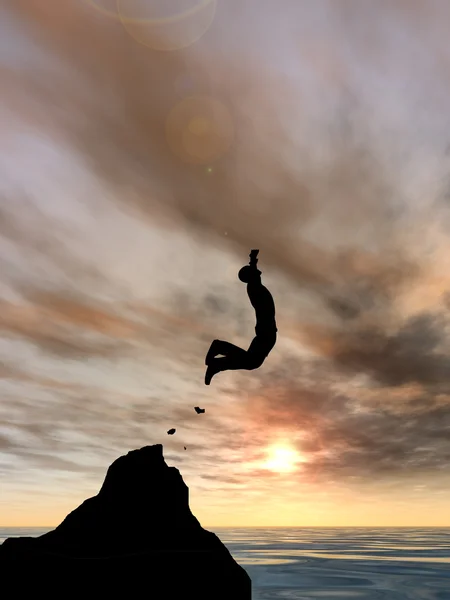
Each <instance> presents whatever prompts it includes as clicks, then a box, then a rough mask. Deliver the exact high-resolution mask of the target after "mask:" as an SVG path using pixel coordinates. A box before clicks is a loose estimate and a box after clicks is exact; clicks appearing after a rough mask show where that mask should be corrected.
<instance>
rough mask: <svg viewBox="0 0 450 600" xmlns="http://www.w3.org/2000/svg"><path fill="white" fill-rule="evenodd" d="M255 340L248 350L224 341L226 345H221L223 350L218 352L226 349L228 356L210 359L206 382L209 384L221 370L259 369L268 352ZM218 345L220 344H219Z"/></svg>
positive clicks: (223, 352)
mask: <svg viewBox="0 0 450 600" xmlns="http://www.w3.org/2000/svg"><path fill="white" fill-rule="evenodd" d="M255 340H256V338H255ZM255 340H253V342H252V343H251V344H250V347H249V349H248V350H243V349H242V348H239V347H238V346H235V345H234V344H229V343H228V342H223V344H224V346H221V349H222V350H223V351H222V352H217V354H225V351H226V356H225V357H224V358H212V359H210V361H209V363H208V368H207V370H206V375H205V384H206V385H209V384H210V382H211V379H212V378H213V377H214V375H217V373H220V372H221V371H238V370H240V369H242V370H246V371H253V370H254V369H258V368H259V367H260V366H261V365H262V364H263V362H264V359H265V358H266V354H265V353H264V350H265V348H261V347H260V344H259V340H258V343H255ZM225 344H226V345H225ZM217 347H220V346H219V345H217Z"/></svg>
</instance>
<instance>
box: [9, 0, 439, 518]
mask: <svg viewBox="0 0 450 600" xmlns="http://www.w3.org/2000/svg"><path fill="white" fill-rule="evenodd" d="M449 24H450V5H449V4H448V3H447V2H446V0H442V1H441V0H439V1H438V0H428V2H427V3H424V2H422V1H418V0H417V1H414V0H408V1H406V0H379V1H378V2H376V3H374V2H370V1H369V0H358V1H357V2H356V1H351V0H332V1H331V0H315V2H299V1H298V0H295V1H294V0H283V2H273V1H266V0H229V1H227V2H224V1H223V0H217V1H216V0H173V1H171V2H167V1H165V2H163V1H162V0H159V1H158V0H15V2H14V3H11V2H8V1H7V0H0V76H1V81H2V85H1V88H0V131H1V135H0V261H1V269H0V302H1V307H0V386H1V390H0V474H1V483H0V525H2V526H56V525H57V524H59V523H60V522H61V521H62V519H63V518H64V517H65V516H66V514H67V513H68V512H70V511H71V510H73V509H74V508H76V507H77V506H78V505H79V504H80V503H81V502H82V501H83V500H85V499H86V498H88V497H91V496H94V495H95V494H97V492H98V491H99V489H100V487H101V484H102V482H103V478H104V476H105V474H106V470H107V468H108V466H109V465H110V464H111V462H112V461H113V460H115V459H116V458H118V457H119V456H121V455H122V454H125V453H127V452H128V451H130V450H132V449H135V448H140V447H142V446H145V445H151V444H163V446H164V456H165V459H166V462H167V464H168V465H169V466H174V467H176V468H178V469H179V470H180V472H181V474H182V476H183V478H184V481H185V482H186V484H187V485H188V487H189V491H190V507H191V510H192V512H193V513H194V515H195V516H196V517H197V518H198V519H199V521H200V522H201V524H202V525H203V526H204V527H226V526H236V527H240V526H242V527H253V526H398V527H400V526H450V521H449V518H450V517H449V513H448V494H449V493H450V472H449V470H448V464H449V459H450V384H449V373H450V344H449V341H450V330H449V325H450V321H449V310H450V275H449V266H450V265H449V263H450V258H449V257H450V243H449V238H448V233H449V230H450V211H449V202H450V178H449V173H450V112H449V110H448V97H449V93H450V45H449V43H448V39H449V33H450V32H449V28H450V25H449ZM252 248H258V249H259V250H260V253H259V263H258V267H259V268H260V269H261V271H262V278H263V283H264V284H265V285H267V287H268V288H269V290H270V291H271V292H272V294H273V297H274V300H275V305H276V311H277V324H278V330H279V331H278V340H277V344H276V346H275V348H274V349H273V351H272V352H271V354H270V355H269V357H268V358H267V360H266V362H265V363H264V364H263V366H262V367H261V368H260V369H257V370H255V371H251V372H249V371H241V372H239V371H234V372H225V373H220V374H218V375H217V376H216V377H215V378H214V379H213V381H212V383H211V385H210V386H205V385H204V372H205V365H204V358H205V354H206V352H207V350H208V348H209V345H210V343H211V341H212V340H213V339H215V338H219V339H226V340H229V341H231V342H233V343H235V344H237V345H239V346H242V347H244V348H245V347H247V346H248V345H249V344H250V341H251V339H252V337H253V335H254V326H255V315H254V311H253V309H252V307H251V305H250V302H249V300H248V297H247V294H246V289H245V285H243V284H242V283H241V282H240V281H239V280H238V278H237V273H238V271H239V269H240V268H241V267H242V266H243V265H244V264H246V263H247V262H248V255H249V252H250V250H251V249H252ZM194 406H200V407H202V408H205V409H206V412H205V413H204V414H196V412H195V411H194ZM172 427H174V428H176V433H175V435H173V436H169V435H167V431H168V430H169V429H170V428H172ZM184 446H186V448H187V450H184ZM282 451H284V452H285V454H284V455H282V456H281V458H280V452H282ZM286 453H288V454H286Z"/></svg>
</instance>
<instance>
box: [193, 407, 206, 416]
mask: <svg viewBox="0 0 450 600" xmlns="http://www.w3.org/2000/svg"><path fill="white" fill-rule="evenodd" d="M194 410H195V412H196V413H197V414H198V415H201V414H202V413H204V412H205V410H206V409H205V408H200V407H199V406H194Z"/></svg>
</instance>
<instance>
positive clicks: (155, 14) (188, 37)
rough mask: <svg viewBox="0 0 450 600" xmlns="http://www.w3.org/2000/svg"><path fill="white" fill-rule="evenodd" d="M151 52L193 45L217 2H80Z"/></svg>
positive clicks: (151, 0)
mask: <svg viewBox="0 0 450 600" xmlns="http://www.w3.org/2000/svg"><path fill="white" fill-rule="evenodd" d="M81 1H82V2H84V3H85V4H87V5H88V6H90V7H91V8H93V9H94V10H96V11H98V12H100V13H101V14H102V15H104V16H105V17H108V18H110V19H115V20H117V21H121V23H122V25H123V26H124V28H125V30H126V31H127V32H128V33H129V34H130V35H131V36H132V37H133V38H134V39H135V40H136V41H137V42H139V43H140V44H143V45H145V46H147V47H149V48H151V49H152V50H157V51H166V52H167V51H173V50H181V49H183V48H187V47H188V46H191V45H192V44H194V43H195V42H197V41H198V40H199V39H200V38H201V37H202V36H203V35H204V34H205V33H206V31H207V30H208V29H209V27H210V25H211V23H212V22H213V20H214V17H215V14H216V8H217V0H81Z"/></svg>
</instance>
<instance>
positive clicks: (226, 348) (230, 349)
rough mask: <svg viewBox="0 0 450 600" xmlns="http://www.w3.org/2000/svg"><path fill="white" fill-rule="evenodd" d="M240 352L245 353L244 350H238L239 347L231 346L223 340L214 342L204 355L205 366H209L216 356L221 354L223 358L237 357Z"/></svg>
mask: <svg viewBox="0 0 450 600" xmlns="http://www.w3.org/2000/svg"><path fill="white" fill-rule="evenodd" d="M242 352H244V353H245V350H243V349H242V348H239V346H235V345H234V344H231V343H230V342H225V341H223V340H214V341H213V342H212V344H211V346H210V347H209V350H208V352H207V354H206V359H205V365H209V363H210V362H211V360H212V359H213V358H215V357H216V356H217V355H218V354H223V355H224V356H230V355H231V356H237V355H238V354H240V353H242Z"/></svg>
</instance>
